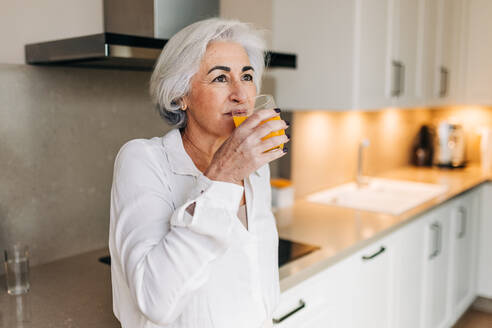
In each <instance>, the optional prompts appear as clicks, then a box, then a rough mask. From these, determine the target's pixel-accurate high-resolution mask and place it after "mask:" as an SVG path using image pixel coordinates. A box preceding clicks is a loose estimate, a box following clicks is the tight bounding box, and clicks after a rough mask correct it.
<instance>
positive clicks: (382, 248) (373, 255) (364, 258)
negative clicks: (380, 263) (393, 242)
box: [362, 246, 386, 261]
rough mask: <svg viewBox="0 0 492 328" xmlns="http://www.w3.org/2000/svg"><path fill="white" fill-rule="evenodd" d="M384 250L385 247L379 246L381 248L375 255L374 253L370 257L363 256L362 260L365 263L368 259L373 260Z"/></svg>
mask: <svg viewBox="0 0 492 328" xmlns="http://www.w3.org/2000/svg"><path fill="white" fill-rule="evenodd" d="M385 250H386V247H384V246H381V248H380V249H379V251H377V252H376V253H374V254H372V255H364V256H362V259H363V260H365V261H367V260H370V259H373V258H375V257H376V256H378V255H379V254H381V253H383V252H384V251H385Z"/></svg>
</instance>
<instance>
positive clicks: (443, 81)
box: [439, 66, 449, 98]
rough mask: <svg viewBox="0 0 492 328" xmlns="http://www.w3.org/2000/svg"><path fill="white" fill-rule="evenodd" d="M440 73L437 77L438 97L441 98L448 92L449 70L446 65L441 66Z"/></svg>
mask: <svg viewBox="0 0 492 328" xmlns="http://www.w3.org/2000/svg"><path fill="white" fill-rule="evenodd" d="M440 73H441V75H440V79H439V84H440V88H439V97H441V98H443V97H446V95H447V94H448V83H449V79H448V77H449V71H448V69H447V68H446V67H444V66H441V68H440Z"/></svg>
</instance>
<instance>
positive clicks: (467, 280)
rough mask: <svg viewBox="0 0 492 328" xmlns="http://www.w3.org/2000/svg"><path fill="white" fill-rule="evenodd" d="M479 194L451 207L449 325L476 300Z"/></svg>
mask: <svg viewBox="0 0 492 328" xmlns="http://www.w3.org/2000/svg"><path fill="white" fill-rule="evenodd" d="M478 196H479V194H478V192H477V191H475V190H473V191H470V192H468V193H466V194H465V195H463V196H461V197H460V198H458V199H457V200H456V201H455V202H454V203H453V204H452V215H451V219H452V220H451V231H450V248H451V255H450V266H449V267H450V270H449V272H450V277H449V284H450V285H449V290H450V291H451V294H450V300H449V303H448V304H449V313H450V321H451V323H454V322H455V321H456V320H457V319H458V318H459V317H460V316H461V315H462V314H463V313H464V311H465V310H466V309H467V308H468V306H469V305H470V304H471V303H472V302H473V300H474V297H475V287H474V283H475V277H474V276H475V272H476V270H475V265H476V263H475V261H474V259H475V256H473V254H476V247H475V245H476V243H475V241H476V238H475V236H476V232H475V227H476V225H477V223H478V218H479V216H478V214H479V213H478V210H479V207H478V200H479V197H478Z"/></svg>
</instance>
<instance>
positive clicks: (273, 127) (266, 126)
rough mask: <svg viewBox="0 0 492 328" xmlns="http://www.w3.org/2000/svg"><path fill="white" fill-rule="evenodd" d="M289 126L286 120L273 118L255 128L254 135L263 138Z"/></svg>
mask: <svg viewBox="0 0 492 328" xmlns="http://www.w3.org/2000/svg"><path fill="white" fill-rule="evenodd" d="M288 127H289V126H288V125H287V123H286V122H285V121H284V120H272V121H267V122H265V123H263V124H261V125H259V126H257V127H256V128H254V132H253V135H254V137H255V138H258V137H259V138H263V137H265V136H267V135H269V134H270V133H272V132H275V131H280V130H282V129H287V128H288Z"/></svg>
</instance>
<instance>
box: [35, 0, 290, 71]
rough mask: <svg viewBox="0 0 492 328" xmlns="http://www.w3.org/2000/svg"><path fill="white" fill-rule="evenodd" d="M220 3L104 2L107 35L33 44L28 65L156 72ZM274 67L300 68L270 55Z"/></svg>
mask: <svg viewBox="0 0 492 328" xmlns="http://www.w3.org/2000/svg"><path fill="white" fill-rule="evenodd" d="M218 13H219V0H139V1H134V0H104V32H103V33H99V34H93V35H86V36H80V37H74V38H68V39H62V40H54V41H48V42H42V43H34V44H28V45H26V46H25V53H26V63H28V64H33V65H58V66H59V65H66V66H79V67H92V68H113V69H126V70H143V71H151V70H152V69H153V67H154V64H155V62H156V60H157V58H158V57H159V55H160V53H161V50H162V48H163V47H164V45H165V44H166V42H167V40H168V39H169V38H171V36H172V35H174V34H175V33H176V32H177V31H179V30H180V29H182V28H183V27H185V26H186V25H189V24H191V23H193V22H195V21H198V20H201V19H205V18H208V17H215V16H218ZM265 60H266V62H267V64H268V67H286V68H296V55H295V54H287V53H279V52H272V51H268V52H267V53H266V56H265Z"/></svg>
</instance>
